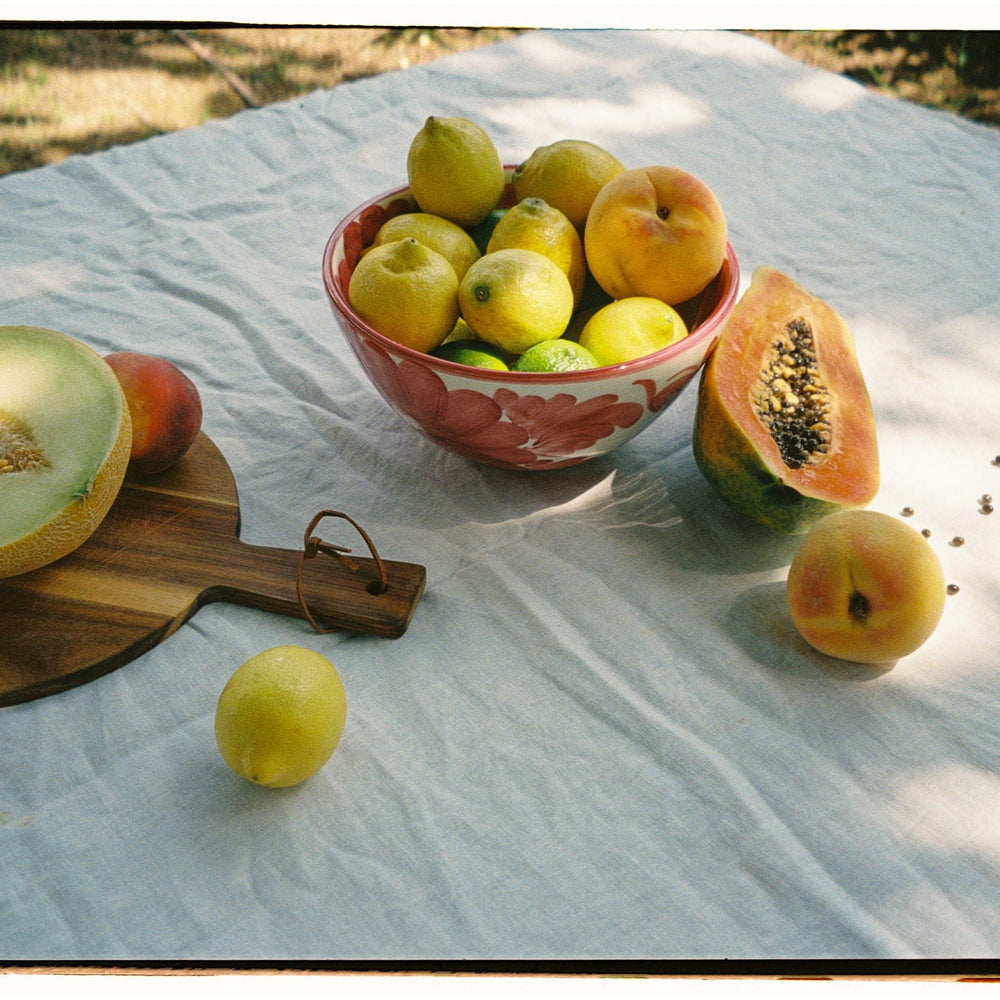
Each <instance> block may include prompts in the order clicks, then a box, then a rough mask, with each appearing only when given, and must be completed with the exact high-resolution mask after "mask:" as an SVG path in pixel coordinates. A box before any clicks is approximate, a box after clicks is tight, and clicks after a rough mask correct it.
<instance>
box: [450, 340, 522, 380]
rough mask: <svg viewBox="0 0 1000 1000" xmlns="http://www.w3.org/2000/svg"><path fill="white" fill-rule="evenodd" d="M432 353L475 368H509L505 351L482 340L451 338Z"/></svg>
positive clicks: (503, 370) (505, 369)
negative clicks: (504, 354) (505, 358)
mask: <svg viewBox="0 0 1000 1000" xmlns="http://www.w3.org/2000/svg"><path fill="white" fill-rule="evenodd" d="M431 354H432V355H433V356H434V357H435V358H441V359H443V360H444V361H454V362H455V363H456V364H459V365H471V366H472V367H473V368H492V369H493V370H494V371H498V372H505V371H508V370H509V369H508V367H507V362H506V361H505V360H504V356H503V353H502V352H501V351H499V350H498V349H497V348H495V347H494V346H493V345H492V344H487V343H486V342H485V341H482V340H449V341H446V342H445V343H443V344H442V345H441V346H440V347H436V348H435V349H434V350H433V351H431Z"/></svg>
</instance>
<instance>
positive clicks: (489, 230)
mask: <svg viewBox="0 0 1000 1000" xmlns="http://www.w3.org/2000/svg"><path fill="white" fill-rule="evenodd" d="M506 214H507V209H506V208H494V209H493V211H492V212H490V214H489V215H487V216H486V218H485V219H483V221H482V222H480V223H478V224H477V225H475V226H470V227H469V230H468V233H469V235H470V236H471V237H472V241H473V242H474V243H475V244H476V246H477V247H478V248H479V252H480V253H481V254H483V253H486V248H487V247H488V246H489V243H490V237H491V236H492V235H493V230H494V229H496V227H497V223H498V222H499V221H500V220H501V219H502V218H503V217H504V215H506Z"/></svg>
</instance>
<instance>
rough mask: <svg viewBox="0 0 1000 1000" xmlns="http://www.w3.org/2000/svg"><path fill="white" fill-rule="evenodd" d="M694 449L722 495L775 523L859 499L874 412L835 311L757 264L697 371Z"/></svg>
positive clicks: (868, 471) (875, 466) (808, 522)
mask: <svg viewBox="0 0 1000 1000" xmlns="http://www.w3.org/2000/svg"><path fill="white" fill-rule="evenodd" d="M693 447H694V456H695V461H696V462H697V464H698V467H699V469H701V471H702V473H703V475H704V476H705V478H706V479H707V480H708V481H709V482H710V483H711V484H712V486H713V487H714V488H715V490H716V492H718V494H719V495H720V496H721V497H722V499H723V500H725V501H726V503H728V504H729V506H730V507H732V508H733V509H734V510H735V511H737V512H739V513H740V514H743V515H745V516H746V517H749V518H751V519H753V520H754V521H757V522H759V523H760V524H764V525H767V526H768V527H770V528H773V529H775V530H777V531H780V532H784V533H787V534H802V533H804V532H806V531H808V530H809V528H810V527H811V526H812V525H813V524H814V523H815V522H816V521H818V520H819V519H820V518H821V517H823V516H824V515H825V514H829V513H832V512H833V511H835V510H840V509H845V508H859V507H866V506H867V505H868V504H869V503H870V502H871V500H872V499H873V497H874V496H875V494H876V492H877V491H878V486H879V461H878V443H877V440H876V435H875V417H874V414H873V412H872V405H871V399H870V397H869V395H868V390H867V388H866V386H865V381H864V378H863V376H862V374H861V368H860V366H859V364H858V359H857V355H856V353H855V349H854V338H853V337H852V335H851V331H850V330H849V329H848V327H847V324H846V323H845V322H844V321H843V319H842V318H841V317H840V316H839V315H838V314H837V313H836V311H835V310H834V309H833V308H832V307H831V306H829V305H828V304H827V303H825V302H823V301H822V300H820V299H818V298H816V297H814V296H812V295H810V294H809V293H808V292H806V291H804V290H803V289H802V288H800V287H799V285H798V284H796V283H795V282H794V281H793V280H792V279H791V278H789V277H787V276H786V275H784V274H782V273H781V272H780V271H777V270H775V269H774V268H771V267H758V268H757V269H756V270H755V271H754V273H753V277H752V279H751V282H750V287H749V288H748V289H747V290H746V292H745V293H744V294H743V296H742V298H741V299H740V301H739V302H737V304H736V306H735V307H734V309H733V311H732V313H730V315H729V318H728V320H727V322H726V325H725V327H724V329H723V331H722V334H721V336H720V338H719V341H718V343H717V345H716V347H715V350H714V351H713V353H712V356H711V357H710V358H709V360H708V362H707V364H706V365H705V368H704V369H703V370H702V374H701V380H700V384H699V387H698V404H697V411H696V414H695V425H694V441H693Z"/></svg>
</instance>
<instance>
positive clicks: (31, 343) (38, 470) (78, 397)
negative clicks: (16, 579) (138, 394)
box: [0, 326, 132, 577]
mask: <svg viewBox="0 0 1000 1000" xmlns="http://www.w3.org/2000/svg"><path fill="white" fill-rule="evenodd" d="M131 446H132V423H131V419H130V416H129V409H128V404H127V402H126V400H125V394H124V392H123V391H122V388H121V385H120V384H119V382H118V379H117V377H116V376H115V373H114V372H113V371H112V369H111V367H110V366H109V365H108V364H107V363H106V362H105V361H104V359H103V358H102V357H101V356H100V355H99V354H97V353H96V352H95V351H93V350H91V348H89V347H87V346H86V345H85V344H82V343H80V342H79V341H77V340H74V339H72V338H71V337H67V336H65V335H64V334H61V333H56V332H55V331H53V330H43V329H40V328H38V327H24V326H6V327H0V577H9V576H14V575H17V574H19V573H27V572H29V571H30V570H33V569H37V568H39V567H41V566H45V565H47V564H48V563H50V562H54V561H55V560H56V559H59V558H61V557H62V556H64V555H67V554H68V553H70V552H72V551H73V550H74V549H76V548H77V547H78V546H80V545H81V544H82V543H83V542H84V541H86V540H87V539H88V538H89V537H90V536H91V535H92V534H93V532H94V531H95V530H96V529H97V527H98V525H100V523H101V521H103V520H104V517H105V515H106V514H107V512H108V510H109V509H110V507H111V505H112V503H113V502H114V500H115V497H116V496H117V495H118V491H119V489H120V488H121V484H122V481H123V479H124V477H125V471H126V468H127V466H128V460H129V454H130V452H131Z"/></svg>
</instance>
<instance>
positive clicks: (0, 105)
mask: <svg viewBox="0 0 1000 1000" xmlns="http://www.w3.org/2000/svg"><path fill="white" fill-rule="evenodd" d="M514 34H516V31H515V30H514V29H509V28H504V29H492V28H475V29H471V28H458V27H455V28H437V29H433V28H364V27H358V28H341V27H336V28H278V27H275V28H250V27H246V28H243V27H233V28H216V29H206V28H191V29H187V30H186V31H184V32H178V31H176V30H174V29H171V28H156V27H144V28H137V29H111V28H108V29H105V28H97V29H79V28H67V29H53V28H42V29H34V28H8V29H0V174H4V173H9V172H10V171H13V170H25V169H28V168H30V167H36V166H42V165H44V164H49V163H57V162H59V161H60V160H62V159H65V158H66V157H67V156H69V155H70V154H72V153H82V152H90V151H93V150H97V149H106V148H108V147H109V146H115V145H119V144H122V143H127V142H133V141H135V140H137V139H144V138H147V137H149V136H152V135H156V134H158V133H162V132H169V131H174V130H176V129H181V128H186V127H188V126H191V125H199V124H201V123H202V122H204V121H207V120H208V119H210V118H216V117H222V116H225V115H230V114H233V113H234V112H236V111H238V110H241V109H242V108H244V107H246V106H247V103H248V101H250V102H253V103H260V104H266V103H269V102H272V101H280V100H286V99H289V98H293V97H296V96H298V95H301V94H304V93H308V92H309V91H311V90H314V89H316V88H318V87H333V86H336V85H337V84H338V83H340V82H341V81H343V80H349V79H353V78H356V77H361V76H368V75H372V74H375V73H381V72H384V71H386V70H391V69H400V68H405V67H407V66H412V65H416V64H417V63H423V62H427V61H429V60H431V59H436V58H439V57H440V56H443V55H448V54H450V53H452V52H457V51H461V50H463V49H468V48H472V47H475V46H479V45H487V44H490V43H492V42H495V41H497V40H499V39H501V38H506V37H510V36H512V35H514ZM754 34H756V35H757V36H758V37H760V38H762V39H764V40H765V41H768V42H770V43H771V44H773V45H775V46H776V47H777V48H779V49H781V50H782V51H783V52H785V53H786V54H788V55H791V56H792V57H794V58H796V59H800V60H802V61H804V62H808V63H812V64H814V65H817V66H821V67H823V68H825V69H829V70H833V71H834V72H838V73H845V74H847V75H849V76H852V77H854V78H855V79H858V80H860V81H861V82H862V83H865V84H866V85H868V86H871V87H873V88H876V89H879V90H882V91H884V92H887V93H891V94H895V95H897V96H899V97H903V98H906V99H909V100H913V101H917V102H920V103H924V104H930V105H932V106H934V107H938V108H943V109H946V110H949V111H953V112H955V113H957V114H961V115H964V116H966V117H968V118H972V119H975V120H978V121H982V122H985V123H987V124H991V125H997V126H1000V62H998V58H1000V33H998V32H974V31H973V32H962V31H939V32H933V31H923V32H905V31H895V32H894V31H762V32H754ZM192 46H193V47H192ZM195 49H197V50H199V51H200V52H201V55H199V54H198V52H196V51H195ZM241 94H242V96H241Z"/></svg>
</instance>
